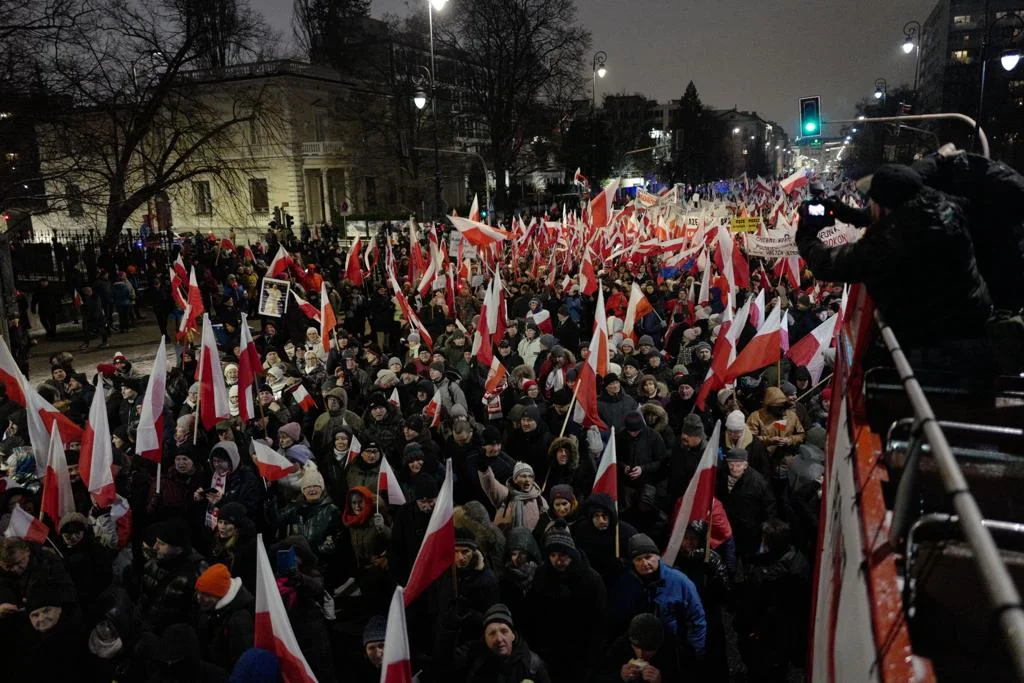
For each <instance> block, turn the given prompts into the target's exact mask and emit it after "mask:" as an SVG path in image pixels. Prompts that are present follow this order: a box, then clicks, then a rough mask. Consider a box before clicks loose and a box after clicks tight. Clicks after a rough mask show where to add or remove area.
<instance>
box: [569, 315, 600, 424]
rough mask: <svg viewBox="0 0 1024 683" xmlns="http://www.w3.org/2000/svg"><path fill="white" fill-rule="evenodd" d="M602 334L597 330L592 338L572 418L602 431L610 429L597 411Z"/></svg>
mask: <svg viewBox="0 0 1024 683" xmlns="http://www.w3.org/2000/svg"><path fill="white" fill-rule="evenodd" d="M600 337H601V335H600V334H597V333H596V331H595V334H594V337H593V338H592V339H591V340H590V353H589V354H588V355H587V362H586V363H584V364H583V366H582V367H581V368H580V374H579V377H578V378H577V382H576V407H575V408H574V410H573V415H572V419H573V421H574V422H578V423H579V424H581V425H583V426H584V427H590V426H591V425H594V426H596V427H597V428H598V429H600V430H601V431H604V430H606V429H608V427H607V425H605V423H604V421H603V420H602V419H601V416H600V414H598V412H597V374H598V373H597V364H598V357H599V356H600V355H601V346H600V345H601V340H600Z"/></svg>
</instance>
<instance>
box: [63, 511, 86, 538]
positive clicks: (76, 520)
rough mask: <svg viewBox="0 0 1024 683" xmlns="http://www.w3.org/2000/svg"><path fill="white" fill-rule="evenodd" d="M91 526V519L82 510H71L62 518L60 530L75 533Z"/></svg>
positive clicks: (64, 532)
mask: <svg viewBox="0 0 1024 683" xmlns="http://www.w3.org/2000/svg"><path fill="white" fill-rule="evenodd" d="M88 526H89V519H88V518H87V517H86V516H85V515H83V514H82V513H81V512H69V513H68V514H66V515H64V516H63V517H61V518H60V527H59V531H60V533H62V534H73V533H75V532H77V531H85V529H86V527H88Z"/></svg>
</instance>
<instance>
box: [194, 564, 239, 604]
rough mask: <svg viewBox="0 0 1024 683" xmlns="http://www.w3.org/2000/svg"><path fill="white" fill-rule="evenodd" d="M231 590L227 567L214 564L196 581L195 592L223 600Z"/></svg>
mask: <svg viewBox="0 0 1024 683" xmlns="http://www.w3.org/2000/svg"><path fill="white" fill-rule="evenodd" d="M229 590H231V571H230V570H228V568H227V565H223V564H220V563H218V564H215V565H213V566H211V567H210V568H209V569H207V570H206V571H205V572H203V573H202V574H200V575H199V578H198V579H196V592H197V593H206V594H207V595H212V596H213V597H215V598H223V597H224V596H225V595H227V594H228V591H229Z"/></svg>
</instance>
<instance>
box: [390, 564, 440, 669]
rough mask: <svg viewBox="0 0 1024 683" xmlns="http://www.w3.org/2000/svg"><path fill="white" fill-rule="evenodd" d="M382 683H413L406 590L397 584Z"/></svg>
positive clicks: (391, 608) (392, 604) (391, 612)
mask: <svg viewBox="0 0 1024 683" xmlns="http://www.w3.org/2000/svg"><path fill="white" fill-rule="evenodd" d="M452 552H453V553H454V552H455V551H454V549H453V550H452ZM380 683H412V655H410V654H409V632H408V630H407V629H406V626H405V590H404V589H403V588H402V587H401V586H395V593H394V595H392V596H391V607H390V608H389V609H388V625H387V628H386V629H385V631H384V661H383V662H381V667H380Z"/></svg>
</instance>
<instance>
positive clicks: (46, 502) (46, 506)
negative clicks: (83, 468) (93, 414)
mask: <svg viewBox="0 0 1024 683" xmlns="http://www.w3.org/2000/svg"><path fill="white" fill-rule="evenodd" d="M96 393H98V394H102V393H103V392H101V391H97V392H96ZM39 509H40V510H41V511H42V513H43V514H45V515H48V516H49V517H50V519H51V520H52V521H53V524H54V526H56V525H57V524H59V523H60V520H61V519H63V518H64V515H66V514H69V513H71V512H74V511H75V495H74V494H73V493H72V492H71V475H69V474H68V460H67V456H65V455H64V444H62V443H61V442H60V436H59V434H58V432H57V427H56V425H54V427H53V430H52V431H51V432H50V447H49V450H48V452H47V454H46V474H45V475H43V501H42V504H41V505H40V506H39Z"/></svg>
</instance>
